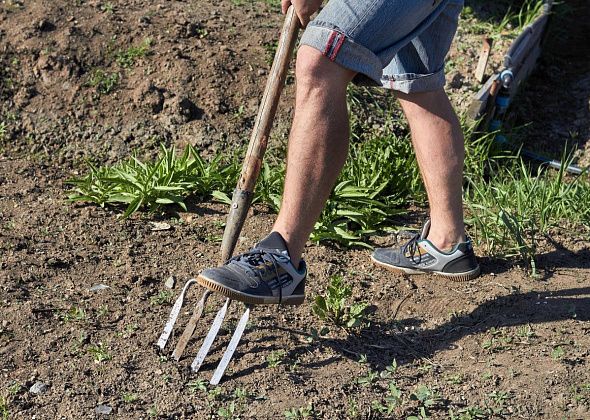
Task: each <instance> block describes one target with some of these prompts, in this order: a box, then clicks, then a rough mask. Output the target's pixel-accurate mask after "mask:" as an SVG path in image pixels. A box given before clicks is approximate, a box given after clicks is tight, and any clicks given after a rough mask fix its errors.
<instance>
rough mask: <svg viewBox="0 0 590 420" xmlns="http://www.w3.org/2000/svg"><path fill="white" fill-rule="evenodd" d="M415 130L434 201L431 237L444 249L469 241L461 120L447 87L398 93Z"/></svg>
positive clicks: (416, 146)
mask: <svg viewBox="0 0 590 420" xmlns="http://www.w3.org/2000/svg"><path fill="white" fill-rule="evenodd" d="M397 97H398V99H399V101H400V103H401V105H402V108H403V110H404V113H405V114H406V118H407V119H408V122H409V124H410V129H411V131H412V143H413V144H414V149H415V151H416V158H417V160H418V165H419V166H420V172H421V174H422V178H423V180H424V184H425V186H426V192H427V194H428V201H429V203H430V218H431V227H430V231H429V233H428V239H429V240H430V241H431V242H432V243H433V244H434V245H435V246H436V247H437V248H438V249H440V250H445V249H450V248H451V247H452V246H453V245H455V244H457V243H459V242H463V241H465V232H464V225H463V200H462V184H463V160H464V158H465V149H464V145H463V133H462V131H461V126H460V124H459V119H458V118H457V115H456V114H455V111H454V110H453V107H452V105H451V103H450V101H449V98H448V96H447V95H446V93H445V92H444V90H443V89H439V90H436V91H432V92H422V93H413V94H403V93H397Z"/></svg>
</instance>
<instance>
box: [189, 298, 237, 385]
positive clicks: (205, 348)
mask: <svg viewBox="0 0 590 420" xmlns="http://www.w3.org/2000/svg"><path fill="white" fill-rule="evenodd" d="M230 302H231V299H229V298H227V299H226V300H225V304H224V305H223V306H222V307H221V309H220V310H219V311H218V312H217V315H215V319H214V320H213V324H211V328H209V332H208V333H207V336H206V337H205V340H204V341H203V344H202V345H201V348H200V349H199V352H198V353H197V357H195V360H193V363H192V364H191V370H192V371H193V372H195V373H196V372H198V371H199V369H200V368H201V365H202V364H203V361H204V360H205V357H207V353H209V349H210V348H211V346H212V345H213V341H215V337H217V333H218V332H219V329H220V328H221V325H222V324H223V319H224V318H225V314H226V312H227V308H228V306H229V304H230Z"/></svg>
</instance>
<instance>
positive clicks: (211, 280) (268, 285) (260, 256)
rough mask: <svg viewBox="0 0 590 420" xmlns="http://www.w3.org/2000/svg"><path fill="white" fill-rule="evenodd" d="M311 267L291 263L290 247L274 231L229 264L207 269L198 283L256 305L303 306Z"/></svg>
mask: <svg viewBox="0 0 590 420" xmlns="http://www.w3.org/2000/svg"><path fill="white" fill-rule="evenodd" d="M306 276H307V267H306V265H305V262H304V261H303V260H301V263H300V265H299V268H295V267H294V266H293V264H292V263H291V258H290V257H289V252H288V250H287V245H286V244H285V241H284V239H283V237H282V236H281V235H280V234H279V233H278V232H272V233H271V234H270V235H269V236H267V237H266V238H264V239H263V240H262V241H260V242H259V243H258V244H257V245H256V246H255V247H254V248H253V249H252V250H251V251H249V252H246V253H244V254H241V255H237V256H235V257H233V258H232V259H230V260H229V261H228V262H227V263H226V264H225V265H223V266H221V267H217V268H209V269H206V270H204V271H203V272H202V273H201V274H200V275H199V277H197V281H198V283H199V284H200V285H201V286H204V287H206V288H208V289H210V290H212V291H214V292H218V293H221V294H222V295H224V296H226V297H228V298H230V299H234V300H238V301H241V302H244V303H251V304H254V305H265V304H283V305H301V304H302V303H303V301H304V299H305V277H306Z"/></svg>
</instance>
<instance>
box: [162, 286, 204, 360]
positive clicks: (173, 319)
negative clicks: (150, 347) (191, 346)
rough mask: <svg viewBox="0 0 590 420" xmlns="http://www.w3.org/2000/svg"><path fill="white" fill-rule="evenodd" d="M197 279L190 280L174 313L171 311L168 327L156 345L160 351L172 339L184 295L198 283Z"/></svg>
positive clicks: (176, 303) (175, 306) (183, 289)
mask: <svg viewBox="0 0 590 420" xmlns="http://www.w3.org/2000/svg"><path fill="white" fill-rule="evenodd" d="M196 282H197V279H190V280H189V281H187V282H186V284H185V285H184V287H183V288H182V292H180V296H178V299H176V302H174V306H172V311H170V316H169V317H168V321H166V325H165V326H164V331H163V332H162V334H161V335H160V338H158V342H157V343H156V345H157V346H158V347H160V350H164V347H165V346H166V343H167V342H168V338H170V334H171V333H172V330H173V329H174V324H175V323H176V318H178V314H179V313H180V309H181V308H182V302H183V301H184V295H185V294H186V292H187V290H188V288H189V287H190V286H191V285H192V284H193V283H196Z"/></svg>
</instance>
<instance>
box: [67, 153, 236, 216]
mask: <svg viewBox="0 0 590 420" xmlns="http://www.w3.org/2000/svg"><path fill="white" fill-rule="evenodd" d="M88 165H89V168H90V172H89V173H88V174H87V175H85V176H82V177H77V178H73V179H70V180H69V181H68V183H69V184H71V185H73V186H74V187H75V188H74V192H73V193H72V194H70V195H69V200H70V201H73V202H75V201H86V202H93V203H96V204H98V205H100V206H101V207H104V206H105V205H116V204H124V205H126V206H127V207H126V209H125V212H124V213H123V218H127V217H129V216H131V215H132V214H133V213H135V212H136V211H138V210H139V209H141V208H143V207H145V208H148V209H149V210H150V211H155V210H157V209H158V208H160V206H162V205H170V204H175V205H178V206H180V207H181V208H182V209H184V210H186V205H185V203H184V197H185V196H186V195H188V194H189V193H196V194H201V195H207V196H208V195H210V194H212V193H213V191H215V190H217V189H221V190H226V191H227V189H228V186H229V185H230V184H232V183H233V182H234V180H236V179H237V174H238V171H239V168H238V166H233V165H231V164H230V165H223V164H222V162H221V155H218V156H217V157H216V158H214V159H213V160H211V161H210V162H205V160H203V158H201V156H200V155H199V153H198V152H197V151H196V150H195V149H194V148H193V147H192V146H190V145H189V146H187V147H186V148H185V149H184V151H183V153H182V154H181V155H180V156H178V155H177V154H176V153H175V151H174V149H168V148H166V147H164V146H162V147H161V150H160V155H159V156H158V158H157V159H156V160H155V161H154V162H142V161H141V160H139V159H138V158H137V157H136V156H132V157H131V158H130V159H128V160H126V161H124V162H121V163H119V164H117V165H114V166H103V167H100V168H97V167H95V166H94V165H92V164H91V163H90V162H89V163H88ZM234 186H235V184H234Z"/></svg>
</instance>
